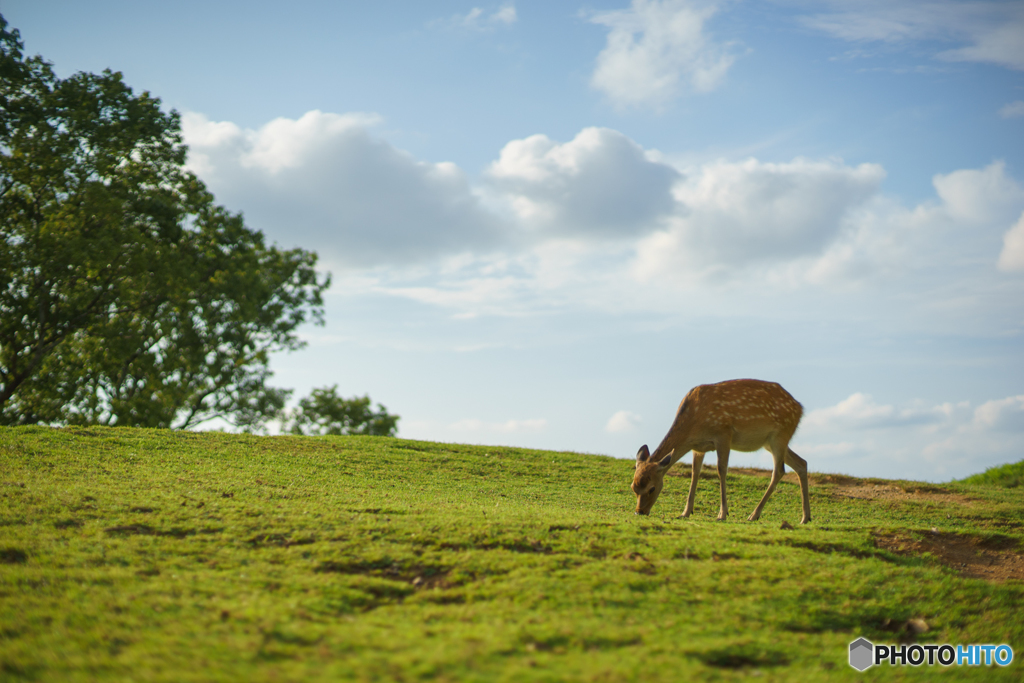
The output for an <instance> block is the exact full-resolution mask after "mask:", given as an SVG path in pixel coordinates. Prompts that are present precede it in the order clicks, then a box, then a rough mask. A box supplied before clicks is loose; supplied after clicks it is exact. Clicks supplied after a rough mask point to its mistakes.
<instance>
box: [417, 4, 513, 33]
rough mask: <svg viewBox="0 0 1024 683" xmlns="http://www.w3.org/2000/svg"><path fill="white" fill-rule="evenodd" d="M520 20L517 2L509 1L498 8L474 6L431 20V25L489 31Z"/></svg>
mask: <svg viewBox="0 0 1024 683" xmlns="http://www.w3.org/2000/svg"><path fill="white" fill-rule="evenodd" d="M518 20H519V16H518V14H517V13H516V6H515V3H512V2H509V3H506V4H504V5H502V6H501V7H499V8H498V9H496V10H485V9H484V8H483V7H474V8H472V9H471V10H469V11H468V12H466V13H465V14H455V15H453V16H452V17H451V18H449V19H442V20H438V21H434V22H431V24H430V25H431V26H447V27H452V28H461V29H469V30H472V31H483V32H487V31H492V30H494V28H495V27H497V26H511V25H512V24H514V23H516V21H518Z"/></svg>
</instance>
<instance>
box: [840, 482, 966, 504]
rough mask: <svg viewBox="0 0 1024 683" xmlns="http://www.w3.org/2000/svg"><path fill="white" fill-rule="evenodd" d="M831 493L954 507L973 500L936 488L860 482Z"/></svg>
mask: <svg viewBox="0 0 1024 683" xmlns="http://www.w3.org/2000/svg"><path fill="white" fill-rule="evenodd" d="M832 493H834V494H835V495H836V496H838V497H840V498H855V499H857V500H886V501H896V502H903V501H925V502H929V503H952V504H955V505H971V504H972V503H973V500H972V499H971V498H968V497H967V496H964V495H961V494H959V493H953V492H952V491H947V490H946V489H943V488H940V487H938V486H928V485H924V486H920V485H909V484H908V485H905V486H904V485H901V484H897V483H895V482H884V483H870V482H860V483H855V484H848V485H840V486H833V488H832Z"/></svg>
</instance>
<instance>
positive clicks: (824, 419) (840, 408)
mask: <svg viewBox="0 0 1024 683" xmlns="http://www.w3.org/2000/svg"><path fill="white" fill-rule="evenodd" d="M949 410H950V407H949V406H946V405H942V406H933V407H930V408H920V407H912V408H902V409H897V408H895V407H894V406H891V405H879V404H877V403H875V402H874V401H873V400H872V398H871V396H869V395H868V394H864V393H860V392H857V393H854V394H851V395H850V396H849V397H848V398H845V399H843V400H842V401H840V402H839V403H837V404H836V405H834V406H830V407H828V408H819V409H817V410H812V411H811V412H809V413H808V414H807V415H806V417H804V419H803V422H802V424H803V425H806V426H807V427H810V428H816V429H820V430H828V429H833V428H836V427H843V428H856V429H880V428H891V427H905V426H907V425H917V424H929V423H934V422H937V421H939V420H941V419H943V418H944V417H947V416H948V414H949Z"/></svg>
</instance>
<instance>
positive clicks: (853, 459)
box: [795, 393, 1024, 481]
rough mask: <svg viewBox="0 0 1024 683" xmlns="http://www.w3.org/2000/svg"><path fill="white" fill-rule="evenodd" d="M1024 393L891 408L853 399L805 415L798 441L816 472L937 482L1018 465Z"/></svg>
mask: <svg viewBox="0 0 1024 683" xmlns="http://www.w3.org/2000/svg"><path fill="white" fill-rule="evenodd" d="M1021 433H1024V395H1020V396H1010V397H1007V398H1004V399H995V400H991V401H987V402H985V403H982V404H981V405H979V406H977V407H976V408H974V409H972V408H971V405H970V403H969V402H966V401H963V402H959V403H955V404H954V403H943V404H941V405H929V404H927V403H925V402H923V401H915V402H913V403H912V404H911V405H909V406H905V407H897V406H893V405H889V404H879V403H876V402H874V401H873V400H872V398H871V397H870V396H869V395H867V394H864V393H855V394H852V395H851V396H849V397H848V398H846V399H844V400H842V401H840V402H839V403H838V404H836V405H834V406H829V407H826V408H819V409H816V410H812V411H810V412H809V413H808V414H807V415H806V416H805V417H804V419H803V421H802V422H801V423H800V429H799V431H798V432H797V438H796V440H795V441H796V442H797V443H799V449H800V452H801V453H804V454H805V456H807V455H811V456H813V461H814V467H813V469H814V470H816V471H819V472H851V473H852V472H862V473H863V472H873V473H874V474H875V476H889V475H888V473H889V472H901V473H902V474H900V475H898V476H901V477H904V478H909V479H918V480H926V481H938V480H940V479H942V478H948V477H950V476H957V477H963V476H966V475H967V474H969V473H972V472H980V471H983V470H985V469H987V468H988V467H992V466H994V465H998V464H1001V463H1004V462H1012V461H1015V460H1019V459H1020V451H1019V447H1018V444H1019V442H1020V439H1019V435H1020V434H1021Z"/></svg>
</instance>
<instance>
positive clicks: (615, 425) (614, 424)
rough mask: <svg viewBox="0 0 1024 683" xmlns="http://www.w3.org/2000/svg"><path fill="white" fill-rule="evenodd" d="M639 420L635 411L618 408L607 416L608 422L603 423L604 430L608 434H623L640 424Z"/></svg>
mask: <svg viewBox="0 0 1024 683" xmlns="http://www.w3.org/2000/svg"><path fill="white" fill-rule="evenodd" d="M640 422H642V420H641V419H640V416H639V415H637V414H636V413H632V412H630V411H628V410H620V411H619V412H617V413H615V414H614V415H612V416H611V417H610V418H608V423H607V424H605V426H604V430H605V431H606V432H608V433H609V434H623V433H626V432H632V431H633V430H635V429H636V428H637V427H639V426H640Z"/></svg>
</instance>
